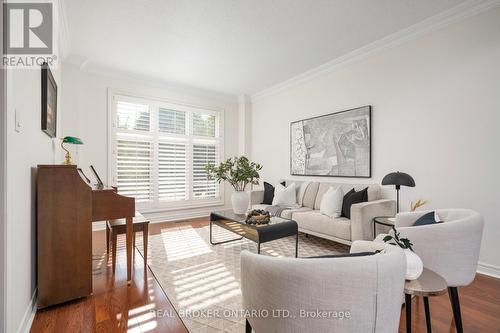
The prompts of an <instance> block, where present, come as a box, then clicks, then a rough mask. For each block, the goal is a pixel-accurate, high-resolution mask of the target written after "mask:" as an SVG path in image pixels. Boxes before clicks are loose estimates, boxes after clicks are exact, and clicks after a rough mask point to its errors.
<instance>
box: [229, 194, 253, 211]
mask: <svg viewBox="0 0 500 333" xmlns="http://www.w3.org/2000/svg"><path fill="white" fill-rule="evenodd" d="M249 201H250V197H249V195H248V193H247V192H245V191H236V192H233V194H232V195H231V204H232V205H233V212H234V213H235V214H245V213H246V212H247V209H248V203H249Z"/></svg>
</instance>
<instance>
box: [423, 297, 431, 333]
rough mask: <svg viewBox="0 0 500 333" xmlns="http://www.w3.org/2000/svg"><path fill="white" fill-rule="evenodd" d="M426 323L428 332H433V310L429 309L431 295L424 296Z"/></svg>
mask: <svg viewBox="0 0 500 333" xmlns="http://www.w3.org/2000/svg"><path fill="white" fill-rule="evenodd" d="M424 307H425V323H426V324H427V333H432V327H431V311H430V309H429V297H426V296H424Z"/></svg>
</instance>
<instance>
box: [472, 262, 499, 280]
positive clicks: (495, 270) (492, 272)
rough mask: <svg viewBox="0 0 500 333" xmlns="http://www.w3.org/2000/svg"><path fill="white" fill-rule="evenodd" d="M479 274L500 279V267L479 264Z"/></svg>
mask: <svg viewBox="0 0 500 333" xmlns="http://www.w3.org/2000/svg"><path fill="white" fill-rule="evenodd" d="M477 272H478V273H480V274H484V275H488V276H492V277H495V278H497V279H500V267H498V266H495V265H490V264H486V263H484V262H480V263H478V264H477Z"/></svg>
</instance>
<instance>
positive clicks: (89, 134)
mask: <svg viewBox="0 0 500 333" xmlns="http://www.w3.org/2000/svg"><path fill="white" fill-rule="evenodd" d="M62 80H63V85H64V86H65V99H64V103H65V104H64V106H65V109H66V110H68V112H66V113H65V114H64V120H63V121H64V122H65V124H68V125H67V126H65V127H64V130H63V131H64V134H65V135H75V136H78V137H80V138H81V139H82V140H83V141H84V145H82V146H80V147H78V148H77V149H78V155H77V159H76V160H77V162H78V165H79V166H81V167H82V168H83V169H84V171H85V170H87V173H89V172H90V171H88V166H89V165H90V164H92V165H94V166H95V167H96V169H97V171H98V172H99V173H100V174H101V175H102V176H101V178H103V182H105V183H107V180H108V179H107V170H108V151H107V133H108V118H107V117H108V89H112V90H115V91H120V92H125V93H129V94H131V95H135V96H141V97H151V98H159V99H164V100H169V101H172V102H179V103H188V104H191V105H199V106H205V107H209V108H214V109H219V110H224V117H225V119H224V153H225V156H226V157H230V156H235V155H237V154H238V101H237V98H236V96H227V95H222V94H217V93H212V92H206V91H203V90H197V89H193V88H187V87H183V86H176V85H167V84H162V83H158V82H148V81H146V80H144V79H142V78H141V79H138V78H134V77H132V76H130V75H128V74H127V73H118V72H110V71H108V70H104V69H101V70H92V71H86V70H83V71H81V70H80V68H79V67H77V66H75V65H72V64H69V63H66V64H64V73H63V78H62ZM73 149H75V147H73ZM225 194H226V195H225V201H226V205H228V204H229V202H230V194H231V189H230V187H228V186H227V185H226V187H225ZM213 209H214V208H213V207H212V208H210V207H209V208H203V209H189V210H176V211H169V212H160V213H158V214H152V215H151V216H152V217H153V218H155V219H156V220H157V221H160V220H161V221H165V220H172V219H181V218H185V217H195V216H207V215H208V213H209V211H210V210H213ZM219 209H220V207H219Z"/></svg>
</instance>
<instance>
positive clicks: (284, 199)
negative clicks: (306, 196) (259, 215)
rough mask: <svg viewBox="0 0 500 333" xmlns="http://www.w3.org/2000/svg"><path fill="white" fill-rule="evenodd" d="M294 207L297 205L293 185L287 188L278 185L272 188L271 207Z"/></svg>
mask: <svg viewBox="0 0 500 333" xmlns="http://www.w3.org/2000/svg"><path fill="white" fill-rule="evenodd" d="M295 205H297V192H296V189H295V183H291V184H290V185H288V187H285V186H283V185H281V184H279V183H278V184H277V185H276V186H275V187H274V198H273V206H284V207H293V206H295Z"/></svg>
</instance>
